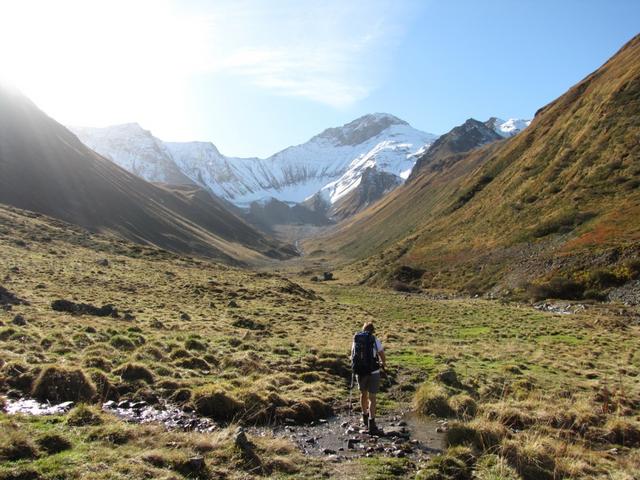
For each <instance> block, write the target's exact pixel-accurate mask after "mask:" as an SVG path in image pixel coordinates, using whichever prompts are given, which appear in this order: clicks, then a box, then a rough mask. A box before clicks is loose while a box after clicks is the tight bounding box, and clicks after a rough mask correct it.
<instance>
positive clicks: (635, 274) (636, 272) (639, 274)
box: [624, 260, 640, 280]
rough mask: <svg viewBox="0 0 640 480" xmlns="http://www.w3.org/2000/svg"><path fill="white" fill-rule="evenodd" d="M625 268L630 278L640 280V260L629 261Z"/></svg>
mask: <svg viewBox="0 0 640 480" xmlns="http://www.w3.org/2000/svg"><path fill="white" fill-rule="evenodd" d="M624 266H625V267H626V268H627V271H628V272H629V278H631V279H634V280H635V279H636V278H640V260H629V261H627V262H625V264H624Z"/></svg>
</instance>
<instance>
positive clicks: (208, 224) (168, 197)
mask: <svg viewBox="0 0 640 480" xmlns="http://www.w3.org/2000/svg"><path fill="white" fill-rule="evenodd" d="M0 203H6V204H9V205H13V206H16V207H19V208H23V209H28V210H33V211H36V212H40V213H45V214H47V215H51V216H53V217H57V218H60V219H62V220H65V221H68V222H71V223H74V224H77V225H80V226H83V227H85V228H88V229H90V230H92V231H102V232H112V233H115V234H118V235H120V236H122V237H124V238H126V239H129V240H133V241H135V242H138V243H143V244H150V245H155V246H158V247H161V248H166V249H169V250H174V251H179V252H185V253H196V254H199V255H205V256H209V257H216V258H220V259H224V260H226V261H236V260H239V261H244V260H250V259H260V258H263V256H264V255H268V256H272V257H284V256H287V255H289V253H290V252H289V251H287V250H286V249H281V246H280V245H279V244H278V243H277V242H275V241H271V240H268V239H266V238H265V237H264V236H262V234H260V233H259V232H257V231H256V230H255V229H254V228H252V227H251V226H249V225H248V224H247V223H245V222H244V221H243V220H241V219H240V218H238V217H237V216H235V215H234V214H232V213H231V212H229V211H228V210H227V208H226V207H225V206H224V205H223V204H222V202H220V201H219V200H218V199H216V198H214V197H212V196H211V195H209V194H208V193H206V192H204V191H202V190H199V189H198V188H196V187H191V186H190V187H188V188H186V189H185V188H182V191H172V190H170V189H169V188H164V187H161V186H156V185H152V184H150V183H147V182H145V181H143V180H141V179H140V178H138V177H136V176H134V175H132V174H130V173H128V172H126V171H125V170H123V169H122V168H120V167H118V166H116V165H115V164H113V163H112V162H110V161H108V160H107V159H105V158H103V157H101V156H100V155H98V154H96V153H95V152H93V151H91V150H89V149H88V148H87V147H85V146H84V145H83V144H82V143H81V142H80V141H79V140H78V139H77V138H76V136H75V135H73V134H72V133H71V132H69V131H68V130H67V129H66V128H64V127H63V126H62V125H60V124H58V123H57V122H55V121H54V120H52V119H51V118H49V117H47V116H46V115H45V114H44V113H43V112H42V111H40V110H39V109H38V108H37V107H36V106H35V105H34V104H33V103H32V102H30V101H29V100H28V99H26V98H25V97H24V96H22V95H21V94H20V93H18V92H16V91H11V90H9V89H0Z"/></svg>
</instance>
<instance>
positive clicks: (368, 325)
mask: <svg viewBox="0 0 640 480" xmlns="http://www.w3.org/2000/svg"><path fill="white" fill-rule="evenodd" d="M362 331H363V332H369V333H374V332H375V331H376V329H375V327H374V326H373V323H371V322H367V323H365V324H364V325H363V326H362Z"/></svg>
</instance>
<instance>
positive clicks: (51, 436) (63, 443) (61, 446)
mask: <svg viewBox="0 0 640 480" xmlns="http://www.w3.org/2000/svg"><path fill="white" fill-rule="evenodd" d="M38 445H39V446H40V448H42V450H44V451H45V452H47V453H48V454H49V455H54V454H56V453H60V452H63V451H65V450H69V449H71V442H70V441H69V440H67V439H66V438H65V437H63V436H61V435H58V434H57V433H48V434H46V435H44V436H42V437H40V438H39V439H38Z"/></svg>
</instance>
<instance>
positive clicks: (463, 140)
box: [409, 118, 503, 180]
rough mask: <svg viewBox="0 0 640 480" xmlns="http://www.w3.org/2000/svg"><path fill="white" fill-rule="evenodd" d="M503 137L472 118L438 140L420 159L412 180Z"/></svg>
mask: <svg viewBox="0 0 640 480" xmlns="http://www.w3.org/2000/svg"><path fill="white" fill-rule="evenodd" d="M502 138H503V137H502V136H501V135H499V134H498V133H496V132H495V130H494V129H493V128H490V127H488V126H487V125H486V124H484V123H482V122H479V121H478V120H474V119H473V118H470V119H469V120H467V121H466V122H464V123H463V124H462V125H459V126H457V127H455V128H454V129H452V130H451V131H450V132H448V133H446V134H444V135H442V136H441V137H440V138H438V139H437V140H436V141H435V142H434V143H433V145H431V147H430V148H429V150H427V151H426V153H425V154H424V155H422V156H421V157H420V158H418V161H417V162H416V166H415V167H414V169H413V171H412V172H411V176H410V177H409V180H412V179H413V178H415V177H416V176H417V174H418V173H419V172H420V171H421V170H422V169H423V168H425V167H426V166H428V165H431V164H436V163H437V162H438V161H441V160H443V159H444V158H446V157H448V156H450V155H453V154H456V153H462V152H468V151H469V150H473V149H474V148H477V147H480V146H481V145H485V144H487V143H491V142H495V141H496V140H501V139H502Z"/></svg>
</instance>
